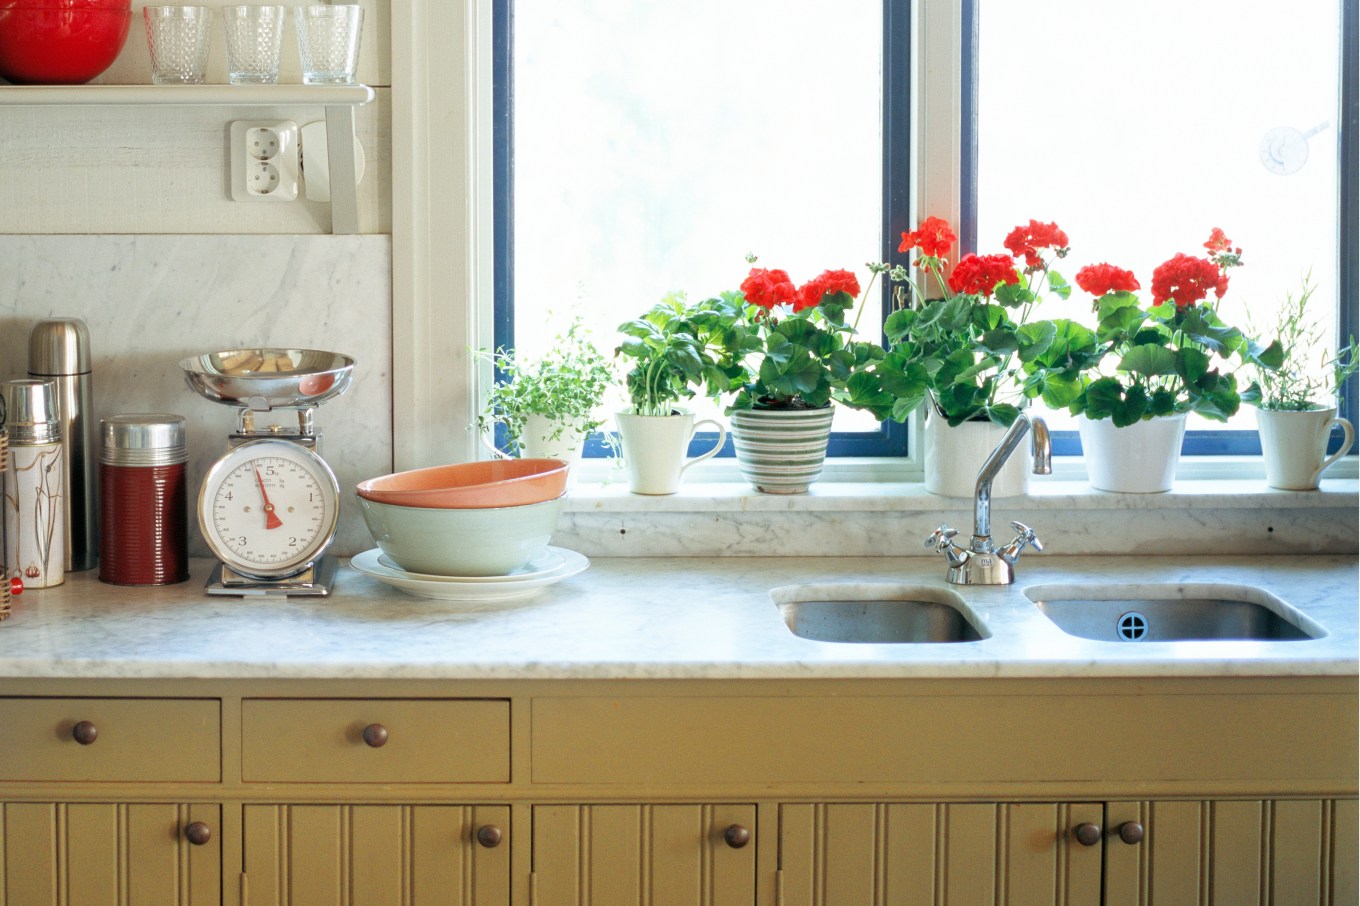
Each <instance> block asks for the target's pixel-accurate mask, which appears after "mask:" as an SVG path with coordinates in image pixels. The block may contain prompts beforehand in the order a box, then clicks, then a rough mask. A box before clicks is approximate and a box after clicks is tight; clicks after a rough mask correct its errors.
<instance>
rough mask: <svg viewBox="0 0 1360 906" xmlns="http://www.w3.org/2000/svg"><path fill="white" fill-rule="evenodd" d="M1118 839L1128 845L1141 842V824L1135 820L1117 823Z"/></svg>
mask: <svg viewBox="0 0 1360 906" xmlns="http://www.w3.org/2000/svg"><path fill="white" fill-rule="evenodd" d="M1119 839H1120V840H1123V841H1124V842H1125V843H1128V844H1129V845H1130V846H1131V845H1133V844H1134V843H1142V842H1143V825H1141V824H1139V823H1138V822H1137V821H1125V822H1124V823H1123V824H1121V825H1119Z"/></svg>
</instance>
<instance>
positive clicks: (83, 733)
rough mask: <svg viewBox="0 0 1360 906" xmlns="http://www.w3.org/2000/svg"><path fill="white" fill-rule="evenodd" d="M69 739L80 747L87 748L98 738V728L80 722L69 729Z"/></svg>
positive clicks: (88, 723)
mask: <svg viewBox="0 0 1360 906" xmlns="http://www.w3.org/2000/svg"><path fill="white" fill-rule="evenodd" d="M71 738H72V739H74V740H75V741H76V742H78V743H80V744H81V745H82V746H88V745H89V744H90V743H92V742H94V741H95V740H96V739H98V738H99V728H98V727H96V726H95V725H94V724H92V723H90V722H89V721H88V720H82V721H81V722H80V723H78V724H76V725H75V726H74V727H72V728H71Z"/></svg>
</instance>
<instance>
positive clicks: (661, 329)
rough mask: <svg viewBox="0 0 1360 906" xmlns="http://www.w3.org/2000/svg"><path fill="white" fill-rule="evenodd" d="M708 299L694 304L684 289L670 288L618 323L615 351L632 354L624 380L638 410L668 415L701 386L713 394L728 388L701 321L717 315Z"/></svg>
mask: <svg viewBox="0 0 1360 906" xmlns="http://www.w3.org/2000/svg"><path fill="white" fill-rule="evenodd" d="M708 305H709V303H705V302H701V303H698V304H697V305H691V304H690V303H689V302H688V301H687V299H686V297H685V294H684V293H682V292H676V293H670V294H668V295H666V296H665V297H663V298H662V300H661V301H660V302H658V303H657V304H656V305H654V306H652V308H651V310H649V311H648V312H647V313H646V314H644V315H643V316H642V317H640V318H635V319H633V320H632V321H625V322H624V323H623V324H620V325H619V333H621V334H623V336H624V339H623V342H622V343H620V344H619V346H618V348H617V349H616V350H615V352H614V354H615V355H616V356H621V357H623V358H625V359H632V360H633V365H632V367H631V368H630V369H629V371H628V373H627V375H626V376H625V377H624V386H625V387H626V388H627V390H628V398H629V401H630V402H631V403H632V406H633V413H634V414H635V415H651V416H664V415H670V414H671V410H672V409H673V408H674V407H675V404H676V403H679V402H682V401H684V400H690V399H693V398H694V396H695V395H696V393H697V391H698V389H699V388H700V387H703V388H705V392H706V394H707V395H708V396H713V397H716V396H717V395H718V394H720V393H722V392H723V391H724V390H726V389H727V386H728V382H729V379H728V376H727V375H726V374H725V373H724V372H723V371H722V370H721V369H720V368H719V367H718V363H717V361H716V360H715V359H714V357H713V354H712V353H711V352H710V351H709V349H708V333H707V331H706V330H704V329H703V328H702V327H701V326H700V324H701V323H703V322H708V321H711V320H712V319H713V318H714V317H715V313H714V312H713V311H711V310H710V309H709V308H708Z"/></svg>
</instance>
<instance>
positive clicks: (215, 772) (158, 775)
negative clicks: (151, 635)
mask: <svg viewBox="0 0 1360 906" xmlns="http://www.w3.org/2000/svg"><path fill="white" fill-rule="evenodd" d="M0 727H4V728H5V732H4V733H3V734H0V781H6V780H26V781H41V780H67V781H70V780H77V781H79V780H91V781H164V782H184V781H198V782H205V783H211V782H215V781H217V780H218V779H220V777H221V754H220V753H221V748H222V746H221V741H220V727H221V706H220V704H219V703H218V702H217V700H215V699H118V698H3V699H0ZM79 740H84V742H81V741H79Z"/></svg>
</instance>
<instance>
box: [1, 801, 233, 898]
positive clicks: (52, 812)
mask: <svg viewBox="0 0 1360 906" xmlns="http://www.w3.org/2000/svg"><path fill="white" fill-rule="evenodd" d="M0 815H3V829H2V831H0V849H2V850H3V857H2V858H0V872H3V875H2V878H3V881H2V882H0V906H106V904H107V906H123V904H128V903H134V904H137V906H212V904H220V903H221V902H222V849H221V843H220V834H219V831H220V828H221V808H220V807H219V806H216V805H205V804H194V805H182V804H174V803H84V802H71V803H67V802H8V803H3V804H0ZM195 821H197V822H202V823H203V824H205V825H206V826H207V827H208V828H210V829H211V831H212V837H211V838H210V839H209V840H208V841H207V842H206V843H204V844H202V845H194V844H192V843H190V842H189V840H188V839H186V837H185V834H184V828H186V827H187V826H188V825H189V824H190V823H191V822H195Z"/></svg>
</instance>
